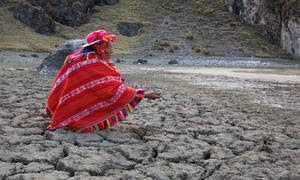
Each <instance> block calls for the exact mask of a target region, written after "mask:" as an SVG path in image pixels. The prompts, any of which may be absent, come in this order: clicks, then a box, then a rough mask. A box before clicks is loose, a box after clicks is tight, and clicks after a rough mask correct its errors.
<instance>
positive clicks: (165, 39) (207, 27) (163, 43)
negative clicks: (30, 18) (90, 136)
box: [0, 0, 289, 58]
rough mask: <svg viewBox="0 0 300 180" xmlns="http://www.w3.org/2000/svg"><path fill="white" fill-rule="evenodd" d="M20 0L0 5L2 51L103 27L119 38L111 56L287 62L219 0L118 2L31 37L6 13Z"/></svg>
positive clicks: (51, 44) (41, 45)
mask: <svg viewBox="0 0 300 180" xmlns="http://www.w3.org/2000/svg"><path fill="white" fill-rule="evenodd" d="M21 1H23V0H10V1H4V2H3V3H2V5H0V31H1V36H0V41H1V42H0V49H1V50H16V51H35V52H50V51H51V50H53V48H55V46H57V45H59V44H61V43H62V42H63V41H65V40H68V39H77V38H84V37H85V35H86V34H88V33H89V32H90V31H93V30H95V29H98V28H99V27H103V28H105V29H106V30H108V31H110V32H112V33H115V34H116V35H117V36H118V41H117V42H116V44H115V46H114V52H115V54H119V55H127V54H139V55H142V56H160V55H166V54H174V55H207V56H243V57H244V56H256V57H282V58H287V57H289V56H288V55H287V54H286V52H284V51H283V50H281V49H280V48H279V47H278V46H277V45H273V44H271V43H270V42H268V40H267V39H265V38H264V37H262V35H261V33H260V29H259V28H257V27H255V26H247V25H243V24H241V23H240V22H239V20H238V17H236V16H234V15H232V14H231V13H229V12H226V10H225V7H224V1H223V0H218V1H213V2H212V1H208V0H165V1H159V0H147V1H145V0H120V2H119V3H117V4H115V5H103V6H94V7H93V8H92V10H91V16H90V18H89V21H88V22H87V23H85V24H83V25H81V26H79V27H69V26H65V25H62V24H60V23H58V22H56V25H57V26H56V28H55V33H54V34H53V35H41V34H39V33H36V32H35V31H34V30H33V29H31V28H29V27H27V26H26V25H24V24H23V23H22V22H20V21H19V20H17V19H16V18H15V17H14V15H13V11H12V10H11V9H12V8H13V7H15V6H16V5H17V3H19V2H21ZM119 22H138V23H140V24H141V25H142V28H141V29H140V31H139V34H138V35H137V36H133V37H126V36H123V35H121V34H120V33H119V32H118V30H117V26H118V23H119Z"/></svg>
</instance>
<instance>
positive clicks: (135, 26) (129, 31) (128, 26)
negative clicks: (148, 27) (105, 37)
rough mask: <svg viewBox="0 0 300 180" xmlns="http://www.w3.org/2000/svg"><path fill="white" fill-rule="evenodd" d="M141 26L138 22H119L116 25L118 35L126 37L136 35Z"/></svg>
mask: <svg viewBox="0 0 300 180" xmlns="http://www.w3.org/2000/svg"><path fill="white" fill-rule="evenodd" d="M142 27H143V24H141V23H139V22H120V23H119V24H118V31H119V33H120V34H122V35H124V36H128V37H132V36H136V35H138V33H139V31H140V29H141V28H142Z"/></svg>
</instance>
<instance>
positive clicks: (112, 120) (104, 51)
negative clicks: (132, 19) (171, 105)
mask: <svg viewBox="0 0 300 180" xmlns="http://www.w3.org/2000/svg"><path fill="white" fill-rule="evenodd" d="M115 39H116V37H115V36H114V35H112V34H109V33H107V32H106V31H104V30H99V31H94V32H92V33H90V34H89V35H88V36H87V37H86V44H85V45H84V46H83V47H82V48H80V49H78V50H76V51H75V52H73V53H72V54H70V55H69V56H68V57H67V58H66V60H65V63H64V64H63V66H62V68H61V69H60V71H59V72H58V74H57V76H56V77H55V79H54V82H53V86H52V88H51V91H50V94H49V97H48V101H47V104H46V112H47V114H48V115H49V116H50V117H51V124H50V125H49V126H48V127H47V129H49V130H55V129H57V128H65V129H69V130H73V131H77V132H94V131H97V130H102V129H107V128H108V127H111V126H113V125H114V124H116V123H118V122H119V121H123V120H125V118H126V116H127V115H128V113H129V112H131V111H132V110H133V109H134V108H135V106H136V105H137V104H138V103H139V102H140V101H141V100H142V99H143V98H149V99H157V98H159V96H158V95H156V94H153V93H144V91H143V90H142V89H134V88H131V87H127V86H126V85H125V84H124V82H123V80H122V78H121V75H120V73H119V71H118V70H117V69H116V67H115V66H114V65H113V63H111V62H110V61H109V57H110V55H111V43H112V42H114V41H115Z"/></svg>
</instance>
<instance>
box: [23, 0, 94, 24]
mask: <svg viewBox="0 0 300 180" xmlns="http://www.w3.org/2000/svg"><path fill="white" fill-rule="evenodd" d="M26 1H27V2H29V3H31V4H33V5H35V6H40V7H42V8H43V9H44V10H45V11H46V12H47V13H48V14H49V15H50V16H51V17H52V18H53V19H54V20H55V21H57V22H60V23H61V24H63V25H67V26H80V25H81V24H83V23H85V22H87V20H88V17H89V15H90V10H91V9H92V7H93V6H94V0H85V1H84V0H52V1H47V0H26Z"/></svg>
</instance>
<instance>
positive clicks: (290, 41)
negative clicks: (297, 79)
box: [225, 0, 300, 57]
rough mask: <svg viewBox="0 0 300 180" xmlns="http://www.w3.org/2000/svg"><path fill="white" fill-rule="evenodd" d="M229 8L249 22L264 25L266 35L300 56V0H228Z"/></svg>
mask: <svg viewBox="0 0 300 180" xmlns="http://www.w3.org/2000/svg"><path fill="white" fill-rule="evenodd" d="M225 2H226V6H227V8H228V10H229V11H230V12H232V13H234V14H236V15H238V16H239V17H240V20H241V21H242V22H244V23H247V24H259V25H263V27H264V30H265V33H266V35H268V36H269V38H270V40H272V41H273V42H274V43H277V44H280V45H281V47H282V48H283V49H285V50H287V51H288V52H289V53H290V54H292V55H294V56H296V57H300V45H299V44H300V36H299V32H300V31H299V27H300V1H293V2H290V1H284V2H282V1H279V0H276V1H272V2H269V1H267V0H262V1H261V0H243V1H242V0H226V1H225Z"/></svg>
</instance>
